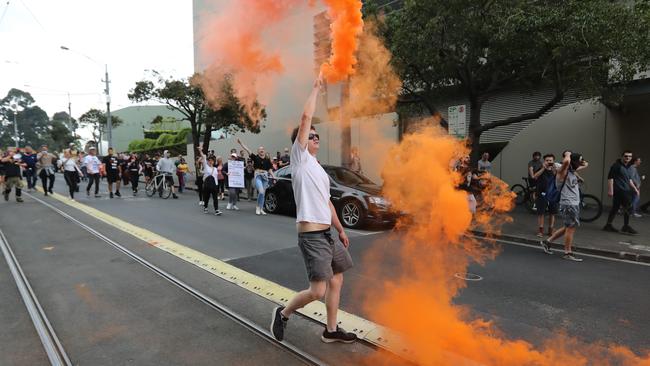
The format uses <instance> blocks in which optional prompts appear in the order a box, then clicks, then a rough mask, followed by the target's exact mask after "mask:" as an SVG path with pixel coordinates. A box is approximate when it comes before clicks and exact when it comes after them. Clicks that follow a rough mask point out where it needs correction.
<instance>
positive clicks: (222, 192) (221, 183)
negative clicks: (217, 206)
mask: <svg viewBox="0 0 650 366" xmlns="http://www.w3.org/2000/svg"><path fill="white" fill-rule="evenodd" d="M216 168H217V178H218V179H217V191H218V192H219V199H220V200H223V199H225V197H226V177H225V176H224V175H223V159H222V158H221V156H217V164H216Z"/></svg>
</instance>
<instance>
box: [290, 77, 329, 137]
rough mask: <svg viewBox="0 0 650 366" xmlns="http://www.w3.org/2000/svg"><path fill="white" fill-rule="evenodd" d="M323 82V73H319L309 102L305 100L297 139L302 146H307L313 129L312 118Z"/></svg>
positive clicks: (308, 99)
mask: <svg viewBox="0 0 650 366" xmlns="http://www.w3.org/2000/svg"><path fill="white" fill-rule="evenodd" d="M322 83H323V81H322V75H318V79H316V80H315V81H314V87H313V88H312V90H311V94H310V95H309V98H307V102H305V109H304V110H303V112H302V117H301V118H300V125H299V127H298V136H297V137H296V139H297V140H298V143H299V144H300V147H302V148H305V147H307V140H308V139H309V131H310V130H311V119H312V117H313V116H314V111H315V110H316V99H317V98H318V92H319V90H320V87H321V85H322Z"/></svg>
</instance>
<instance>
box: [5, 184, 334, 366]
mask: <svg viewBox="0 0 650 366" xmlns="http://www.w3.org/2000/svg"><path fill="white" fill-rule="evenodd" d="M26 195H27V196H29V197H30V198H31V199H33V200H34V201H35V202H38V203H40V204H41V205H43V206H45V207H47V208H49V209H51V210H52V211H54V212H56V213H57V214H59V215H60V216H62V217H64V218H65V219H67V220H68V221H70V222H72V223H73V224H75V225H76V226H78V227H80V228H82V229H84V230H85V231H86V232H88V233H90V234H91V235H93V236H94V237H96V238H98V239H100V240H101V241H103V242H105V243H106V244H108V245H110V246H111V247H113V248H114V249H116V250H117V251H119V252H121V253H123V254H124V255H126V256H128V257H129V258H131V259H133V260H134V261H136V262H138V263H139V264H141V265H142V266H144V267H145V268H147V269H149V270H150V271H151V272H153V273H155V274H156V275H157V276H158V277H161V278H163V279H165V280H166V281H168V282H170V283H171V284H173V285H174V286H176V287H178V288H180V289H181V290H183V291H185V292H186V293H188V294H189V295H191V296H193V297H194V298H196V299H198V300H199V301H201V302H203V303H204V304H206V305H208V306H209V307H210V308H212V309H214V310H216V311H217V312H219V313H220V314H222V315H223V316H225V317H227V318H228V319H230V320H232V321H233V322H235V323H237V324H239V325H240V326H242V327H243V328H245V329H247V330H248V331H250V332H251V333H253V334H254V335H256V336H258V337H260V338H261V339H263V340H264V341H266V342H268V343H269V344H271V345H273V346H274V347H277V348H279V349H281V350H283V351H285V352H287V353H288V354H290V355H291V356H292V357H294V358H296V359H297V360H299V361H300V362H302V363H304V364H306V365H327V363H326V362H324V361H323V360H321V359H319V358H318V357H316V356H314V355H311V354H309V353H308V352H305V351H303V350H301V349H299V348H298V347H296V346H295V345H293V344H291V343H289V342H286V341H283V342H278V341H276V340H275V338H273V336H272V335H271V334H270V332H269V331H268V330H267V329H266V328H263V327H261V326H260V325H258V324H256V323H255V322H253V321H251V320H250V319H248V318H246V317H245V316H242V315H241V314H239V313H238V312H236V311H235V310H233V309H231V308H230V307H228V306H226V305H224V304H223V303H221V302H219V301H217V300H216V299H214V298H212V297H210V296H208V295H206V294H204V293H202V292H201V291H199V290H198V289H196V288H194V287H192V286H190V285H189V284H188V283H186V282H184V281H182V280H181V279H179V278H177V277H176V276H174V275H172V274H170V273H169V272H167V271H165V270H163V269H161V268H160V267H158V266H156V265H155V264H153V263H151V262H149V261H148V260H146V259H145V258H143V257H141V256H140V255H138V254H136V253H135V252H133V251H131V250H129V249H128V248H126V247H125V246H124V245H122V244H120V243H118V242H116V241H114V240H112V239H111V238H109V237H107V236H106V235H104V234H102V233H100V232H99V231H97V230H95V229H93V228H92V227H91V226H89V225H87V224H85V223H83V222H81V221H79V220H78V219H76V218H75V217H73V216H71V215H69V214H68V213H66V212H64V211H62V210H61V209H59V208H57V207H55V206H54V205H52V204H50V203H48V202H45V201H43V200H41V199H39V198H37V197H34V196H33V195H30V194H28V193H27V194H26ZM0 234H2V232H1V231H0ZM0 238H1V239H3V240H4V241H6V238H5V237H4V235H1V237H0ZM3 240H0V242H2V241H3ZM6 247H7V254H5V258H7V261H8V262H9V260H10V258H11V260H12V262H14V263H15V264H18V263H17V260H16V258H15V256H14V255H13V252H11V248H10V247H9V246H8V245H7V246H6ZM2 249H3V253H4V252H5V246H4V245H3V247H2ZM16 267H17V270H16V273H17V275H18V280H16V281H17V285H18V286H19V290H20V292H21V295H22V294H23V290H21V286H22V287H25V292H26V294H27V295H31V297H32V298H33V299H34V300H35V301H34V304H35V306H34V309H35V311H36V313H35V314H36V315H39V318H41V319H42V318H45V319H47V318H46V316H45V312H44V311H43V309H42V308H41V307H40V305H38V300H36V299H35V296H34V294H33V291H32V290H31V287H29V284H28V283H26V286H24V285H19V284H18V281H19V280H21V278H22V280H24V281H26V277H25V276H24V274H23V273H22V270H20V267H19V265H17V266H16ZM13 273H14V270H13V269H12V274H13ZM14 277H15V278H16V275H14ZM23 283H24V282H23ZM26 304H27V302H26ZM28 310H29V311H30V316H32V310H30V309H29V305H28ZM32 319H33V318H32ZM35 326H36V323H35ZM38 327H40V330H39V328H38ZM37 331H38V332H39V336H40V335H41V331H43V334H44V335H45V336H47V335H50V337H49V338H50V340H48V338H47V337H46V340H45V341H43V342H44V343H43V344H44V347H45V348H46V351H47V352H48V357H50V351H49V350H48V349H50V350H52V354H53V356H55V355H56V354H57V353H58V354H59V355H61V354H62V355H63V356H60V357H59V358H60V359H61V361H58V360H57V359H56V358H55V359H54V361H52V360H53V358H52V357H50V361H51V363H52V365H72V363H70V360H69V358H68V357H67V355H66V354H65V351H64V350H63V347H62V346H61V344H60V342H59V341H58V338H56V335H55V333H54V330H53V329H52V326H51V325H50V324H49V322H46V323H45V324H43V325H39V326H37ZM51 335H54V339H51V338H52V337H51ZM41 339H43V337H41Z"/></svg>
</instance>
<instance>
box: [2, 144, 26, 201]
mask: <svg viewBox="0 0 650 366" xmlns="http://www.w3.org/2000/svg"><path fill="white" fill-rule="evenodd" d="M20 158H21V156H20V154H15V155H14V154H13V152H10V153H9V155H8V156H7V157H5V158H2V159H0V161H1V163H2V165H3V170H4V175H5V191H4V198H5V201H9V194H10V193H11V188H13V187H16V202H23V199H22V197H20V196H21V193H22V189H23V178H22V176H21V171H20V168H21V167H27V164H25V163H23V162H22V161H21V160H20Z"/></svg>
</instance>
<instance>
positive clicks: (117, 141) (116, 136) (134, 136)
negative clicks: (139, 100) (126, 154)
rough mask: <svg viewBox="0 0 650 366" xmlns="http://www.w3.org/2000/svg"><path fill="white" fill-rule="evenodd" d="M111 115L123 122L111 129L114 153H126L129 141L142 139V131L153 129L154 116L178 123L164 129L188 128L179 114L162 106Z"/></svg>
mask: <svg viewBox="0 0 650 366" xmlns="http://www.w3.org/2000/svg"><path fill="white" fill-rule="evenodd" d="M111 113H112V115H114V116H117V117H119V118H121V119H122V120H123V121H124V123H122V124H121V125H119V126H118V127H116V128H114V129H113V148H114V149H115V151H126V150H127V149H128V147H129V143H130V142H131V141H133V140H141V139H144V130H150V129H153V128H154V126H152V125H151V121H152V120H153V119H154V118H155V117H156V116H162V117H171V118H175V119H176V120H178V121H179V122H178V123H176V124H175V125H169V126H163V127H164V128H165V129H181V128H184V127H189V122H187V121H181V119H182V118H183V116H182V115H181V114H180V113H178V112H176V111H172V110H170V109H169V108H167V107H166V106H164V105H143V106H131V107H126V108H122V109H118V110H115V111H112V112H111ZM155 127H156V128H157V127H159V126H155Z"/></svg>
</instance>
